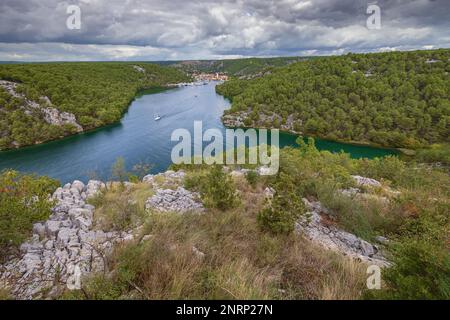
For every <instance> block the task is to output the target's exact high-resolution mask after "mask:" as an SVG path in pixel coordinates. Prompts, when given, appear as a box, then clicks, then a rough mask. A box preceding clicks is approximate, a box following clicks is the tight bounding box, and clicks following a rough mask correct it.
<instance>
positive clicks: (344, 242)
mask: <svg viewBox="0 0 450 320" xmlns="http://www.w3.org/2000/svg"><path fill="white" fill-rule="evenodd" d="M303 202H304V203H305V205H306V207H307V208H308V209H309V212H308V214H307V217H302V218H301V219H300V220H299V221H298V222H297V223H296V231H297V232H298V233H300V234H303V235H304V236H306V237H307V238H308V239H310V240H311V241H313V242H314V243H317V244H319V245H320V246H322V247H324V248H326V249H329V250H333V251H337V252H340V253H342V254H344V255H347V256H349V257H352V258H355V259H359V260H361V261H364V262H367V263H371V264H376V265H379V266H388V265H389V262H388V261H387V260H386V259H385V258H384V257H383V256H382V255H381V253H380V251H379V248H378V247H377V246H375V245H373V244H371V243H369V242H367V241H365V240H363V239H361V238H358V237H357V236H355V235H354V234H351V233H349V232H346V231H343V230H341V229H339V228H337V227H336V226H333V225H330V224H325V223H324V222H323V219H322V217H321V215H322V214H325V215H327V214H329V212H328V210H327V209H326V208H324V207H323V206H322V205H321V203H320V202H318V201H316V202H310V201H308V200H307V199H303Z"/></svg>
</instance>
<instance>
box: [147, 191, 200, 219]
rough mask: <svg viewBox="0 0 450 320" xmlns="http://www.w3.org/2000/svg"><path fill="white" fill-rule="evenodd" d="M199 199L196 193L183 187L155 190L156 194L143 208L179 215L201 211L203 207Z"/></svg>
mask: <svg viewBox="0 0 450 320" xmlns="http://www.w3.org/2000/svg"><path fill="white" fill-rule="evenodd" d="M199 199H200V195H199V194H198V193H196V192H191V191H188V190H186V189H185V188H183V187H178V188H177V189H176V190H172V189H157V190H156V194H155V195H154V196H152V197H150V198H149V199H148V200H147V201H146V203H145V208H146V209H155V210H158V211H164V212H168V211H173V212H179V213H184V212H188V211H203V210H204V207H203V205H202V203H201V202H200V201H199Z"/></svg>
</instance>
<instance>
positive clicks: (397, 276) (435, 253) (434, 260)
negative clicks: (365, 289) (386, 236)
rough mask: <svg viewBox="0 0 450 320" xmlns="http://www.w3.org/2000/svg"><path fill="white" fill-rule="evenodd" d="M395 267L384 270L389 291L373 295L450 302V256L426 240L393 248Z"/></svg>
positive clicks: (373, 293)
mask: <svg viewBox="0 0 450 320" xmlns="http://www.w3.org/2000/svg"><path fill="white" fill-rule="evenodd" d="M393 250H394V251H393V253H394V259H393V263H394V265H393V266H392V267H391V268H387V269H385V270H384V271H383V274H382V275H383V280H384V281H385V283H386V285H387V288H386V289H384V290H382V291H381V292H369V293H368V296H369V297H371V298H382V299H442V300H448V299H450V276H449V275H450V255H449V254H448V251H447V249H444V248H442V247H439V246H436V245H433V244H431V243H428V242H425V241H417V240H405V241H403V242H402V243H401V244H398V245H397V246H396V247H395V248H393Z"/></svg>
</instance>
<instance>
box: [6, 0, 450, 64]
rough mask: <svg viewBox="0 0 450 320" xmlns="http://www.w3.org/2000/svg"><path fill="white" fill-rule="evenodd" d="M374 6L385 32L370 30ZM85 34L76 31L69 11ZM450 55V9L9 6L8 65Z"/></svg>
mask: <svg viewBox="0 0 450 320" xmlns="http://www.w3.org/2000/svg"><path fill="white" fill-rule="evenodd" d="M370 4H377V5H378V6H379V7H380V9H381V29H379V30H374V29H368V28H367V25H366V20H367V18H368V17H369V15H368V14H367V13H366V10H367V7H368V6H369V5H370ZM69 5H78V6H79V8H80V9H81V28H80V29H79V30H71V29H68V28H67V25H66V20H67V18H68V17H69V14H67V12H66V11H67V7H68V6H69ZM449 47H450V0H378V1H369V0H234V1H233V0H225V1H215V0H197V1H190V0H78V1H58V0H0V60H3V61H5V60H7V61H8V60H20V61H53V60H182V59H218V58H235V57H253V56H296V55H299V56H308V55H329V54H342V53H346V52H350V51H351V52H377V51H387V50H410V49H430V48H449Z"/></svg>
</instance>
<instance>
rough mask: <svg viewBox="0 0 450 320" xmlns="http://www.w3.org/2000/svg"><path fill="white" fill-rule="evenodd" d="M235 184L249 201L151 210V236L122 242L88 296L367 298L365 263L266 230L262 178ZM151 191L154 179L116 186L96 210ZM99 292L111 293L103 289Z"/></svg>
mask: <svg viewBox="0 0 450 320" xmlns="http://www.w3.org/2000/svg"><path fill="white" fill-rule="evenodd" d="M235 182H236V186H237V188H238V190H239V192H240V196H241V199H242V203H241V205H240V207H238V208H235V209H233V210H228V211H225V212H222V211H216V210H208V211H207V212H205V213H203V214H195V213H190V214H183V215H180V214H177V213H146V215H145V216H144V218H145V219H146V223H145V226H144V228H143V229H142V235H141V238H142V237H143V236H144V235H151V236H150V237H149V239H148V240H146V241H141V240H140V239H138V240H136V241H135V242H134V243H129V244H128V245H126V246H123V247H120V248H118V249H117V250H116V251H115V253H114V254H113V257H111V260H112V264H111V267H112V270H113V272H112V273H111V275H110V277H108V278H107V279H106V278H102V281H103V282H105V281H106V282H108V283H107V285H105V284H102V285H95V286H93V285H91V286H89V284H88V285H87V286H86V290H87V291H89V288H91V290H92V292H88V294H89V295H90V296H91V297H106V298H108V299H111V298H127V297H135V298H136V297H138V298H143V299H358V298H359V297H360V293H361V290H362V288H363V285H364V284H365V274H364V270H365V268H364V266H363V265H359V264H357V263H356V262H352V261H351V260H349V259H348V258H345V257H343V256H339V255H337V254H333V253H330V252H326V251H324V250H323V249H321V248H318V247H316V246H313V245H312V244H311V243H310V242H309V241H308V240H306V239H303V238H302V237H300V236H298V235H288V236H285V235H283V236H280V235H273V234H269V233H266V232H262V231H261V230H260V228H258V224H257V221H256V216H257V213H258V211H259V210H260V209H261V208H262V206H263V205H264V193H263V190H264V187H265V186H264V185H263V182H258V184H257V185H256V186H254V187H252V186H250V185H249V184H248V183H247V182H246V180H245V177H238V178H236V179H235ZM149 194H151V189H149V187H148V186H147V185H145V186H144V185H142V186H140V185H137V186H136V187H134V188H133V189H131V190H130V191H129V192H119V191H115V190H109V191H108V192H107V193H106V194H105V195H103V197H104V199H103V200H102V203H103V205H102V206H100V207H99V209H97V211H96V215H97V214H98V215H101V216H106V217H109V214H108V212H109V210H111V208H114V210H116V211H117V208H118V207H116V205H117V203H120V202H122V201H123V200H124V199H123V197H125V199H133V200H135V201H136V202H137V203H138V204H142V203H143V202H145V199H146V198H147V197H148V195H149ZM138 211H139V210H138ZM97 212H99V213H97ZM194 247H195V249H194ZM196 250H199V251H200V252H202V253H204V255H199V254H198V253H197V254H196V253H195V251H196ZM92 288H93V289H92ZM105 288H107V289H105ZM96 290H97V291H99V290H100V291H101V290H103V291H105V290H106V291H108V292H111V293H110V294H107V295H100V294H99V293H98V292H96ZM103 291H102V292H103Z"/></svg>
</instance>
